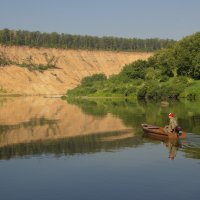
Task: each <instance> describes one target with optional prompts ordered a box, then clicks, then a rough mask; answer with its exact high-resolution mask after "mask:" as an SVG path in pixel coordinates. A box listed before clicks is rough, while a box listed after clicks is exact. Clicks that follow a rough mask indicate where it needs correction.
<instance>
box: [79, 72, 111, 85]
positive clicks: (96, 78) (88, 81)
mask: <svg viewBox="0 0 200 200" xmlns="http://www.w3.org/2000/svg"><path fill="white" fill-rule="evenodd" d="M106 80H107V77H106V75H105V74H102V73H101V74H94V75H92V76H87V77H85V78H83V79H82V80H81V84H82V85H85V86H92V85H93V84H94V83H95V82H103V81H106Z"/></svg>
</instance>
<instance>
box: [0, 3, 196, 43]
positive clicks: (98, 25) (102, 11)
mask: <svg viewBox="0 0 200 200" xmlns="http://www.w3.org/2000/svg"><path fill="white" fill-rule="evenodd" d="M4 28H9V29H15V30H28V31H40V32H48V33H50V32H58V33H66V34H67V33H68V34H75V35H94V36H115V37H129V38H134V37H136V38H161V39H166V38H169V39H176V40H179V39H181V38H183V37H185V36H187V35H190V34H192V33H195V32H198V31H200V0H0V29H4Z"/></svg>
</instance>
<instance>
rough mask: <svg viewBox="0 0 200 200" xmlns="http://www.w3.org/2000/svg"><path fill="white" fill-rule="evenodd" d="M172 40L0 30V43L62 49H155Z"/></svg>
mask: <svg viewBox="0 0 200 200" xmlns="http://www.w3.org/2000/svg"><path fill="white" fill-rule="evenodd" d="M174 43H175V41H174V40H168V39H166V40H162V39H158V38H153V39H137V38H129V39H128V38H117V37H95V36H87V35H86V36H81V35H70V34H63V33H62V34H58V33H56V32H53V33H41V32H39V31H36V32H29V31H21V30H19V31H14V30H9V29H3V30H0V44H5V45H26V46H30V47H47V48H63V49H87V50H109V51H155V50H157V49H161V48H163V47H167V46H169V45H172V44H174Z"/></svg>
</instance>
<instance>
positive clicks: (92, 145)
mask: <svg viewBox="0 0 200 200" xmlns="http://www.w3.org/2000/svg"><path fill="white" fill-rule="evenodd" d="M142 144H143V141H142V136H137V137H135V136H134V134H133V132H132V130H131V129H127V130H121V131H113V132H107V133H106V132H105V133H95V134H90V135H86V136H76V137H69V138H61V139H55V140H44V141H36V142H31V143H23V144H15V145H9V146H5V147H1V148H0V159H11V158H14V157H21V156H28V155H42V154H54V155H55V156H58V157H59V156H62V155H74V154H84V153H87V154H88V153H95V152H99V151H113V150H118V149H120V148H124V147H137V146H139V145H142Z"/></svg>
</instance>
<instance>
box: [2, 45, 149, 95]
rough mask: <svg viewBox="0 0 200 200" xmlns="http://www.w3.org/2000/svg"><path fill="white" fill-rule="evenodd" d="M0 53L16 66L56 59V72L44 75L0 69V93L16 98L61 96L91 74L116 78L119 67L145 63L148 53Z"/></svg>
mask: <svg viewBox="0 0 200 200" xmlns="http://www.w3.org/2000/svg"><path fill="white" fill-rule="evenodd" d="M0 53H1V54H3V55H5V56H7V57H9V58H10V59H11V60H12V61H15V62H16V63H22V62H23V61H24V60H27V59H29V58H30V57H31V58H32V62H33V63H34V64H46V63H47V61H46V59H45V56H44V55H45V54H46V55H48V58H53V57H54V58H56V59H58V62H57V64H56V66H57V67H58V69H49V70H46V71H44V72H39V71H29V70H28V69H26V68H22V67H17V66H14V65H12V66H6V67H0V89H1V88H4V89H6V90H7V92H8V93H16V94H30V95H38V94H64V93H65V92H66V90H67V89H71V88H74V87H75V86H77V85H78V84H79V83H80V80H81V79H82V78H83V77H85V76H88V75H92V74H94V73H104V74H106V75H107V76H109V75H112V74H117V73H119V72H120V70H121V69H122V67H123V66H124V65H125V64H127V63H130V62H132V61H135V60H137V59H147V58H148V57H149V56H151V55H152V53H135V52H109V51H86V50H61V49H45V48H29V47H13V46H11V47H9V46H0Z"/></svg>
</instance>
